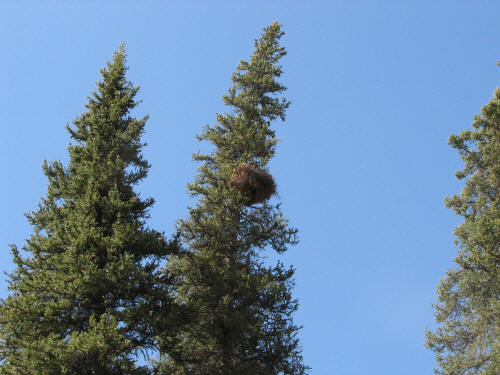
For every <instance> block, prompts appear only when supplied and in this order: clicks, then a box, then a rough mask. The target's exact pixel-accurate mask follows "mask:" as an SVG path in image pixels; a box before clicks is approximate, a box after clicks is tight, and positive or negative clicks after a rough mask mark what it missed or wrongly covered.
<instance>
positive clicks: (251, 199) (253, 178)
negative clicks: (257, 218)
mask: <svg viewBox="0 0 500 375" xmlns="http://www.w3.org/2000/svg"><path fill="white" fill-rule="evenodd" d="M229 186H230V187H232V188H233V189H234V190H236V191H239V192H240V193H241V195H243V196H244V197H245V198H246V199H247V201H248V204H249V205H251V204H255V203H261V202H264V201H266V200H268V199H269V198H270V197H271V196H272V195H273V194H274V193H276V184H275V183H274V179H273V176H271V175H270V174H269V172H267V171H265V170H259V169H256V168H254V167H252V166H251V165H249V164H247V163H241V164H240V165H239V166H238V167H237V168H236V169H235V170H234V171H233V173H232V174H231V177H230V178H229Z"/></svg>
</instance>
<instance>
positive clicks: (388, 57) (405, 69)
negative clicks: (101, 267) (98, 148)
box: [0, 0, 500, 375]
mask: <svg viewBox="0 0 500 375" xmlns="http://www.w3.org/2000/svg"><path fill="white" fill-rule="evenodd" d="M499 14H500V3H498V2H494V1H489V2H488V1H475V2H472V1H418V2H417V1H414V2H412V1H405V0H401V1H305V0H304V1H293V0H292V1H284V0H283V1H266V2H264V1H232V2H231V1H210V2H208V1H106V2H104V1H102V2H99V1H85V2H83V1H82V2H77V1H62V0H61V1H50V0H47V1H43V2H39V1H14V0H12V1H10V0H5V1H2V2H1V4H0V45H1V50H0V87H2V90H1V91H0V119H1V123H0V127H1V131H2V137H0V150H1V151H0V157H1V159H0V160H1V162H2V166H3V168H4V172H3V176H4V178H3V179H2V182H1V183H0V194H1V196H2V200H3V202H2V203H3V209H2V210H1V212H0V224H1V227H2V228H4V230H2V231H1V232H0V249H1V250H0V265H1V269H2V270H6V271H9V270H11V269H12V262H11V257H10V254H9V250H8V244H9V243H16V244H18V245H22V244H23V242H24V239H25V238H27V237H28V236H29V234H30V233H31V228H30V227H29V225H28V223H27V221H26V219H25V218H24V216H23V212H26V211H29V210H32V209H35V208H36V206H37V203H38V201H39V200H40V197H41V196H43V195H44V194H45V190H46V186H47V181H46V178H45V177H44V176H43V174H42V171H41V165H42V161H43V160H44V159H47V160H55V159H59V160H62V161H64V162H67V160H68V159H67V154H66V146H67V144H68V142H69V137H68V134H67V133H66V131H65V129H64V126H65V123H66V122H71V121H72V120H73V119H75V117H76V116H77V115H79V114H80V113H82V112H83V110H84V107H83V106H84V104H85V102H86V96H87V95H89V94H90V92H91V91H92V90H93V89H94V87H95V82H96V81H97V80H98V79H99V68H101V67H102V66H103V65H104V63H105V61H106V60H108V59H109V58H110V57H111V55H112V53H113V50H115V49H117V47H118V45H119V44H120V43H121V42H123V41H125V42H126V43H127V46H128V54H129V58H128V65H129V66H130V70H129V74H128V77H129V79H130V80H131V81H132V82H133V83H135V84H137V85H140V86H141V91H140V93H139V98H140V99H142V100H143V103H142V104H141V105H140V106H139V108H138V109H137V111H136V112H135V114H136V115H137V116H141V115H143V114H146V113H148V114H149V115H150V120H149V122H148V124H147V128H146V134H145V140H146V141H147V143H148V146H147V148H145V150H144V155H145V157H146V159H148V160H149V161H150V163H151V164H152V168H151V171H150V175H149V177H148V179H147V181H145V182H144V183H143V184H142V185H141V186H139V190H140V192H141V194H142V195H144V196H153V197H154V198H155V199H156V201H157V203H156V205H155V206H154V208H153V209H152V210H151V220H150V225H151V226H152V227H154V228H156V229H159V230H163V231H165V232H166V233H167V234H168V233H172V231H173V228H174V225H175V221H176V220H177V219H178V218H181V217H185V215H186V213H187V211H186V206H187V205H188V204H190V199H189V198H188V196H187V195H186V183H187V182H189V181H192V179H193V176H194V174H195V173H196V172H195V169H196V165H195V164H194V163H193V162H192V161H191V154H192V153H193V152H196V151H198V150H199V149H200V148H203V147H205V146H203V145H200V144H198V143H197V142H196V141H195V138H194V136H195V134H197V133H200V132H201V128H202V126H203V125H205V124H208V123H214V121H215V114H216V113H217V112H222V111H224V107H223V105H222V101H221V95H222V94H223V93H225V92H226V90H227V89H228V87H229V86H230V77H231V73H232V72H233V71H234V69H235V67H236V65H237V64H238V62H239V60H240V59H243V58H247V57H248V56H249V55H250V53H251V50H252V48H253V44H252V42H253V39H254V38H256V37H258V35H259V34H260V32H261V29H262V27H263V26H265V25H268V24H270V23H271V22H272V21H274V20H278V21H279V22H280V23H281V24H283V28H284V30H285V32H286V35H285V37H284V38H283V39H282V42H283V45H284V46H285V47H286V48H287V50H288V56H286V58H284V59H283V67H284V71H285V73H284V75H283V82H284V83H285V85H286V86H288V88H289V89H288V92H287V98H288V99H289V100H291V101H292V105H291V107H290V110H289V112H288V118H287V121H286V122H285V123H284V124H283V123H277V124H276V130H277V134H278V136H279V137H280V138H281V139H282V140H283V141H282V142H281V143H280V144H279V146H278V149H277V155H276V157H275V159H274V160H273V161H272V163H271V172H272V173H273V175H274V176H275V178H276V180H277V183H278V188H279V194H280V196H281V201H282V203H283V206H282V207H283V211H284V213H285V214H286V216H287V217H289V218H290V221H291V224H292V225H293V226H295V227H297V228H299V230H300V239H301V242H300V244H299V245H298V246H295V247H293V248H291V249H290V251H289V252H288V253H287V254H286V255H284V256H283V257H282V259H283V260H284V261H285V263H287V264H293V265H295V267H296V268H297V273H296V288H295V296H296V297H297V298H298V299H299V301H300V309H299V311H298V312H297V314H296V322H297V323H298V324H300V325H303V329H302V331H301V333H300V339H301V343H302V347H303V354H304V359H305V362H306V363H307V364H309V365H310V366H311V367H312V373H313V374H339V375H358V374H367V373H370V374H374V375H413V374H414V375H417V374H419V375H420V374H430V373H432V368H433V366H434V358H433V354H432V353H431V352H430V351H428V350H427V349H425V348H424V345H423V343H424V330H425V327H426V326H429V327H433V326H434V323H433V315H432V309H431V308H430V304H431V303H432V302H433V301H435V299H436V293H435V288H436V284H437V282H438V280H439V278H440V277H442V276H443V275H444V273H445V270H446V268H449V267H452V265H453V263H452V259H453V257H454V254H455V252H456V249H455V247H454V244H453V240H454V239H453V234H452V232H453V228H454V227H455V226H456V225H458V224H459V223H460V219H459V218H458V217H456V216H455V215H454V214H453V213H452V212H450V211H448V210H447V209H446V208H444V206H443V198H444V196H445V195H447V194H454V193H457V192H459V191H460V188H461V185H460V183H459V182H457V181H456V179H455V177H454V172H455V170H457V169H459V168H460V167H461V162H460V159H459V157H458V155H457V154H456V152H455V151H454V150H452V149H451V148H450V147H449V146H448V145H447V143H446V142H447V138H448V136H449V135H450V134H451V133H454V132H459V131H460V130H462V129H465V128H467V127H470V124H471V122H472V118H473V115H474V114H475V113H478V112H479V110H480V108H481V106H482V105H484V104H486V103H487V102H488V100H489V98H490V97H491V95H492V93H493V90H494V88H495V87H497V85H498V79H499V76H500V68H498V67H497V66H496V61H497V60H499V59H500V54H499V46H500V43H499V33H498V30H499V21H500V20H499ZM6 285H7V284H6V282H5V277H4V276H2V277H1V278H0V297H5V296H6V295H7V290H6Z"/></svg>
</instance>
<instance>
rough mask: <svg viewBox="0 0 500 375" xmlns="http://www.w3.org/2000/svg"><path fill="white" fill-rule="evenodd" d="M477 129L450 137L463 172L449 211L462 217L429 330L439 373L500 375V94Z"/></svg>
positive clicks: (484, 110)
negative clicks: (452, 259)
mask: <svg viewBox="0 0 500 375" xmlns="http://www.w3.org/2000/svg"><path fill="white" fill-rule="evenodd" d="M472 126H473V130H464V131H462V132H461V133H460V134H458V135H451V136H450V139H449V144H450V145H451V146H452V147H453V148H455V149H457V150H458V152H459V154H460V156H461V158H462V159H463V161H464V164H465V167H464V169H462V170H459V171H458V172H457V173H456V176H457V178H458V179H460V180H462V179H465V186H464V188H463V189H462V192H461V194H460V195H454V196H452V197H448V198H447V199H446V206H447V207H449V208H451V209H452V210H454V211H455V212H456V213H457V214H458V215H460V216H463V218H464V222H463V223H462V224H461V225H460V226H458V227H457V228H456V229H455V236H456V241H455V242H456V244H457V245H458V248H459V251H458V254H457V257H456V258H455V262H456V267H455V268H454V269H451V270H448V271H447V274H446V277H444V278H443V279H442V280H441V281H440V283H439V286H438V300H439V303H438V304H437V305H436V306H435V309H436V312H435V316H436V321H437V323H438V327H437V328H436V330H435V331H434V332H431V331H427V342H426V345H427V347H429V348H430V349H432V350H433V351H434V352H435V353H436V358H437V362H438V365H439V369H436V370H435V373H436V374H443V375H444V374H446V375H465V374H468V375H472V374H477V375H479V374H481V375H498V374H500V342H499V340H498V339H499V337H500V89H496V90H495V93H494V96H493V98H492V99H491V100H490V102H489V103H488V104H487V105H485V106H484V107H483V108H482V110H481V114H480V115H476V116H475V118H474V122H473V124H472Z"/></svg>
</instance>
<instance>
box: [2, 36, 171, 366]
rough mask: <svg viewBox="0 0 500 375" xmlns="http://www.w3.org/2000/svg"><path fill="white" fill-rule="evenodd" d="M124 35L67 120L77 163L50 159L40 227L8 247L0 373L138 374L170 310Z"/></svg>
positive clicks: (167, 247) (164, 249)
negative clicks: (141, 357) (160, 319)
mask: <svg viewBox="0 0 500 375" xmlns="http://www.w3.org/2000/svg"><path fill="white" fill-rule="evenodd" d="M125 63H126V53H125V50H124V47H123V45H122V46H121V47H120V50H119V51H117V52H115V54H114V55H113V58H112V61H111V62H108V63H107V66H106V67H105V68H104V69H102V70H101V73H102V80H101V81H100V82H98V83H97V90H96V91H95V92H94V93H93V95H92V96H91V97H89V101H88V104H86V111H85V112H84V113H83V114H82V115H81V116H79V117H78V118H77V119H76V120H75V121H74V122H73V126H67V130H68V131H69V133H70V136H71V138H72V139H73V141H74V142H73V143H72V144H70V145H69V146H68V152H69V157H70V161H69V165H68V166H63V164H62V163H61V162H59V161H55V162H51V163H47V162H44V165H43V171H44V173H45V175H46V176H47V178H48V189H47V194H46V197H45V198H42V200H41V203H40V204H39V207H38V209H37V210H35V211H34V212H31V213H29V214H27V217H28V219H29V222H30V223H31V225H32V226H33V234H32V235H31V237H30V238H29V239H28V240H27V243H26V245H25V246H24V247H23V250H24V252H21V251H20V250H19V249H18V248H17V247H16V246H12V249H11V250H12V254H13V261H14V263H15V265H16V268H15V270H14V271H13V272H12V273H11V274H10V275H9V276H10V279H9V289H10V291H11V294H10V295H9V296H8V297H7V298H6V299H5V300H4V301H2V303H1V305H0V374H37V375H49V374H50V375H52V374H103V375H104V374H142V373H146V372H147V369H146V368H145V367H138V366H136V365H135V362H134V355H135V354H137V352H138V351H140V350H144V349H148V348H151V347H154V345H155V334H154V332H153V330H152V325H151V321H152V318H153V316H154V315H155V314H157V313H161V311H162V309H164V305H165V301H164V297H163V295H164V293H163V292H162V291H160V289H161V288H163V287H164V285H163V284H164V281H165V279H164V278H163V276H162V275H161V274H160V273H159V272H158V265H159V262H161V261H162V260H163V259H164V258H165V257H166V256H167V255H168V254H169V252H170V251H171V250H172V249H173V247H174V245H175V243H174V244H173V245H172V246H171V244H170V243H168V242H167V241H166V240H165V239H164V237H163V235H162V233H159V232H157V231H155V230H152V229H149V228H148V227H146V223H145V220H146V219H147V217H148V209H149V208H150V207H151V205H152V204H153V199H142V198H141V197H140V196H139V194H138V193H136V192H135V191H134V189H133V187H134V185H136V184H137V183H139V182H140V181H141V180H143V179H144V178H145V177H146V175H147V173H148V169H149V164H148V163H147V161H145V160H144V159H143V157H142V154H141V149H142V147H143V146H144V143H143V142H141V136H142V134H143V132H144V126H145V123H146V120H147V117H144V118H142V119H136V118H134V117H132V116H131V114H130V111H131V110H132V109H134V108H135V107H136V106H137V104H138V101H136V100H135V96H136V94H137V92H138V90H139V88H138V87H134V86H133V85H132V84H131V83H130V82H129V81H128V80H127V79H126V77H125V73H126V71H127V67H126V65H125Z"/></svg>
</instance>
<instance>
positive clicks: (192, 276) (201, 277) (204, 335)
mask: <svg viewBox="0 0 500 375" xmlns="http://www.w3.org/2000/svg"><path fill="white" fill-rule="evenodd" d="M282 35H283V32H282V31H281V27H280V25H278V23H276V22H275V23H273V24H272V25H270V26H269V27H266V28H265V29H264V32H263V34H262V36H261V37H260V39H258V40H256V41H255V50H254V51H253V55H252V56H251V58H250V60H249V61H241V62H240V64H239V65H238V67H237V71H236V72H235V73H234V74H233V76H232V82H233V85H232V87H231V88H230V89H229V92H228V94H227V95H224V96H223V100H224V103H225V104H226V105H227V106H229V107H231V109H232V111H231V112H230V113H224V114H218V115H217V124H216V125H214V126H207V127H205V129H204V132H203V133H202V134H201V135H200V136H199V137H198V138H199V140H203V141H209V142H210V143H212V145H214V146H215V148H214V151H213V152H210V153H206V154H204V153H197V154H195V155H194V159H195V160H196V161H199V162H202V165H201V166H200V168H199V174H198V175H197V177H196V179H195V182H194V183H193V184H190V185H188V188H189V191H190V192H191V194H192V195H193V196H196V197H198V202H197V204H196V206H195V207H193V208H190V209H189V216H188V218H187V219H186V220H181V221H180V222H179V231H180V234H181V238H182V240H183V243H184V249H183V250H182V251H181V253H180V254H178V255H176V256H174V257H173V259H172V260H171V261H170V262H169V263H168V266H167V270H166V272H167V274H168V275H169V277H172V278H173V279H174V280H175V285H176V292H175V295H174V297H175V299H176V303H177V311H176V314H177V315H176V318H175V319H176V322H177V325H176V329H175V330H174V331H172V332H170V333H169V334H165V335H160V350H161V352H162V357H161V360H160V361H159V364H158V369H157V370H158V372H159V373H162V374H175V375H185V374H186V375H187V374H190V375H206V374H211V375H216V374H221V375H222V374H227V375H229V374H231V375H234V374H238V375H259V374H262V375H263V374H265V375H271V374H287V375H292V374H293V375H299V374H304V373H305V372H306V367H305V366H304V365H303V363H302V357H301V354H300V348H299V345H298V339H297V337H296V335H297V330H298V328H297V327H296V326H295V325H294V323H293V320H292V314H293V312H294V311H295V310H296V309H297V302H296V300H294V299H293V298H292V295H291V288H292V286H293V273H294V270H293V268H291V267H290V268H288V267H285V266H284V265H283V264H282V263H281V262H278V263H277V264H276V265H274V266H268V265H266V264H265V261H264V250H266V249H269V250H271V249H272V250H274V251H276V252H278V253H283V252H285V251H286V250H287V247H288V245H290V244H295V243H296V242H297V238H296V233H297V231H296V229H293V228H290V227H289V226H288V221H287V220H286V219H285V218H284V217H283V215H282V213H281V211H280V208H279V204H271V202H270V201H269V200H268V198H269V197H270V196H271V195H273V193H274V180H273V178H272V177H271V175H270V174H269V173H268V171H267V164H268V162H269V161H270V159H271V158H272V157H273V155H274V153H275V147H276V144H277V141H278V140H277V138H276V136H275V132H274V130H273V129H272V128H271V122H272V121H273V120H275V119H281V120H284V119H285V111H286V109H287V107H288V106H289V102H288V101H286V99H284V98H282V97H281V96H280V94H281V93H282V92H283V91H284V90H285V89H286V88H285V86H283V85H282V84H281V83H280V82H279V81H278V80H277V79H278V78H279V77H280V76H281V74H282V68H281V66H280V65H279V64H278V61H279V60H280V59H281V58H282V57H283V56H285V54H286V52H285V49H284V48H283V47H281V46H280V45H279V40H280V38H281V37H282Z"/></svg>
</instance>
